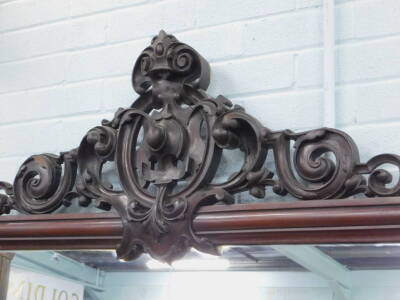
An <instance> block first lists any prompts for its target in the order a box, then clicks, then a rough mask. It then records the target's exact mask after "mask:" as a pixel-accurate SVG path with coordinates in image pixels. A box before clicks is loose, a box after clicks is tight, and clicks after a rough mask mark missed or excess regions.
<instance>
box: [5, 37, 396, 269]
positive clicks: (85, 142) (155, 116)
mask: <svg viewBox="0 0 400 300" xmlns="http://www.w3.org/2000/svg"><path fill="white" fill-rule="evenodd" d="M209 82H210V66H209V64H208V62H207V61H206V60H205V59H204V58H203V57H202V56H201V55H200V54H199V53H197V52H196V50H194V49H193V48H191V47H190V46H188V45H186V44H184V43H181V42H179V41H178V40H177V39H176V38H175V37H174V36H172V35H168V34H166V33H165V32H164V31H161V32H160V33H159V35H158V36H156V37H154V38H153V40H152V41H151V44H150V46H149V47H147V48H146V49H144V50H143V52H142V53H141V55H140V56H139V58H138V59H137V61H136V63H135V66H134V69H133V73H132V84H133V87H134V89H135V91H136V92H137V93H138V94H139V97H138V99H137V100H136V101H135V102H134V103H133V104H132V106H131V107H129V108H126V109H122V108H121V109H119V110H118V111H117V112H116V114H115V116H114V118H113V119H112V120H110V121H108V120H103V122H102V124H101V125H99V126H97V127H95V128H93V129H91V130H89V132H88V133H87V134H86V135H85V136H84V137H83V139H82V142H81V144H80V145H79V147H78V148H75V149H72V150H70V151H67V152H62V153H60V155H51V154H40V155H33V156H31V157H29V158H28V159H27V160H26V161H25V162H24V163H23V164H22V166H21V167H20V169H19V171H18V173H17V175H16V177H15V180H14V183H13V184H9V183H6V182H1V183H0V187H1V189H2V190H3V191H4V193H3V194H1V197H0V214H6V213H9V212H10V211H11V210H13V209H15V210H17V211H19V212H21V213H24V214H30V215H28V216H21V215H19V216H16V217H15V216H12V217H11V216H3V217H1V218H0V249H3V250H17V249H104V248H107V249H117V253H118V256H119V258H121V259H126V260H129V259H134V258H136V257H137V256H139V255H140V254H141V253H143V252H147V253H149V254H150V255H151V256H153V257H155V258H157V259H159V260H162V261H167V262H171V261H173V260H174V259H177V258H179V257H181V256H182V255H184V254H185V253H186V251H187V250H188V249H189V248H190V247H194V248H197V249H198V250H200V251H205V252H210V253H216V251H217V246H220V245H229V244H305V243H339V242H346V243H348V242H400V198H396V197H395V196H397V195H398V194H399V193H400V183H396V184H394V185H393V184H392V185H390V186H389V185H388V184H389V183H391V181H392V176H391V174H390V173H389V172H387V171H385V170H383V169H381V168H380V166H381V165H383V164H386V163H389V164H393V165H395V166H397V167H399V166H400V157H399V156H397V155H394V154H382V155H378V156H375V157H373V158H371V159H370V160H369V161H368V162H366V163H362V162H360V159H359V153H358V149H357V146H356V145H355V143H354V141H353V140H352V139H351V137H350V136H348V135H347V134H346V133H344V132H342V131H339V130H336V129H332V128H320V129H316V130H311V131H306V132H300V133H295V132H292V131H290V130H282V131H272V130H270V129H268V128H266V127H264V125H262V124H261V123H260V122H259V121H257V120H256V119H255V118H253V117H252V116H250V115H248V114H247V113H246V112H245V111H244V109H243V108H242V107H240V106H238V105H233V104H232V103H231V101H229V100H228V99H227V98H225V97H223V96H218V97H216V98H213V97H211V96H209V95H208V94H207V93H206V90H207V87H208V85H209ZM292 144H293V145H294V148H293V150H292V149H291V148H292V147H291V145H292ZM232 149H240V150H241V151H243V153H244V159H243V163H242V166H241V168H240V170H239V171H238V172H236V173H234V174H231V176H230V177H229V178H228V179H227V180H226V181H225V182H222V183H218V184H215V183H213V179H214V177H215V174H216V170H217V168H218V166H219V163H220V159H221V155H222V151H223V150H232ZM269 153H270V155H273V157H274V164H275V170H274V172H272V171H270V170H268V169H267V168H266V167H265V161H266V158H267V155H268V154H269ZM333 158H334V159H333ZM108 161H115V163H116V169H117V177H118V178H119V181H120V184H121V188H120V189H117V188H113V186H112V185H111V184H109V183H107V182H106V181H105V180H104V179H103V178H102V166H103V164H104V163H106V162H108ZM266 189H271V190H272V191H273V192H275V193H276V194H278V195H282V196H283V195H286V194H288V193H289V194H291V195H292V196H294V197H295V198H297V199H298V201H295V202H291V203H287V202H282V203H276V202H275V203H273V202H267V201H265V202H263V203H253V204H233V203H234V195H235V194H237V193H240V192H244V191H249V192H250V194H251V195H252V196H254V197H257V198H261V199H264V198H265V190H266ZM356 194H364V195H365V196H366V197H369V198H370V199H368V198H366V197H364V199H358V200H357V199H347V200H340V199H343V198H348V197H350V196H352V195H356ZM382 197H386V198H382ZM328 199H329V201H326V200H328ZM267 200H268V199H267ZM301 200H312V201H301ZM73 201H78V202H79V204H80V205H82V206H88V205H89V204H91V203H94V205H96V206H97V207H98V208H101V209H104V210H110V209H111V208H114V211H115V213H102V214H101V213H99V214H53V215H49V213H51V212H54V211H56V210H57V209H58V208H59V207H60V206H61V205H66V206H68V205H70V204H71V203H72V202H73Z"/></svg>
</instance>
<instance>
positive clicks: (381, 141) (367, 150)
mask: <svg viewBox="0 0 400 300" xmlns="http://www.w3.org/2000/svg"><path fill="white" fill-rule="evenodd" d="M341 129H342V130H345V131H346V132H347V133H348V134H350V136H351V137H352V138H353V139H354V141H355V142H356V144H357V145H358V147H359V150H360V156H361V160H362V161H367V160H368V159H370V158H372V157H373V156H375V155H378V154H381V153H397V154H398V153H399V148H400V146H399V142H398V139H397V138H396V137H398V134H399V132H400V123H398V122H394V123H389V122H387V123H383V124H369V125H361V126H350V127H343V128H341Z"/></svg>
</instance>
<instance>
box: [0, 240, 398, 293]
mask: <svg viewBox="0 0 400 300" xmlns="http://www.w3.org/2000/svg"><path fill="white" fill-rule="evenodd" d="M221 254H222V255H221V256H212V255H208V254H204V253H200V252H197V251H194V250H193V251H191V252H190V253H188V254H187V255H186V256H185V257H184V258H182V259H181V260H178V261H176V262H174V263H173V264H172V265H168V264H162V263H159V262H158V261H156V260H153V259H152V258H150V257H148V256H146V255H143V256H142V257H140V258H139V259H137V260H135V261H130V262H124V261H119V260H118V259H117V258H116V255H115V253H114V252H113V251H106V250H104V251H20V252H15V253H9V252H7V253H6V252H0V257H1V264H0V291H1V292H2V293H3V295H2V294H1V293H0V299H1V300H3V299H4V300H109V299H113V300H125V299H140V300H161V299H162V300H181V299H182V300H183V299H231V300H236V299H238V300H239V299H240V300H242V299H255V300H258V299H271V300H289V299H293V300H314V299H315V300H325V299H326V300H328V299H329V300H332V299H334V300H335V299H345V300H346V299H354V300H368V299H371V300H376V299H385V300H392V299H393V300H395V299H400V287H399V282H400V280H399V279H398V278H399V276H398V275H399V274H400V244H368V245H367V244H364V245H314V246H311V245H291V246H289V245H279V246H278V245H277V246H225V247H222V249H221ZM7 287H8V288H7ZM1 297H3V298H1Z"/></svg>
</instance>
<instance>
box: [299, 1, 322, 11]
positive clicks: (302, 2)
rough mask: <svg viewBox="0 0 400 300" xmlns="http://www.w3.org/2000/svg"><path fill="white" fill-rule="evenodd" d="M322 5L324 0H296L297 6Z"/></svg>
mask: <svg viewBox="0 0 400 300" xmlns="http://www.w3.org/2000/svg"><path fill="white" fill-rule="evenodd" d="M320 6H322V0H296V8H297V9H301V8H309V7H320Z"/></svg>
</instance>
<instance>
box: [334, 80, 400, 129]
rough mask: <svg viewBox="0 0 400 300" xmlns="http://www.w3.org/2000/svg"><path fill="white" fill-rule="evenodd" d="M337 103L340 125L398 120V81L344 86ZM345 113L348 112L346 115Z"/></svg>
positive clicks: (399, 118) (399, 114)
mask: <svg viewBox="0 0 400 300" xmlns="http://www.w3.org/2000/svg"><path fill="white" fill-rule="evenodd" d="M341 90H344V92H341V93H339V95H338V98H337V101H338V104H337V106H338V108H339V109H340V112H341V113H338V121H339V123H340V124H354V123H355V124H357V123H358V124H362V123H372V122H385V121H391V120H394V121H395V120H397V121H398V120H400V111H399V110H398V109H396V108H397V107H398V103H399V95H400V81H399V80H393V81H383V82H379V83H372V84H362V85H356V86H353V85H351V86H346V87H343V88H342V89H341ZM346 112H348V113H347V114H346Z"/></svg>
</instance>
